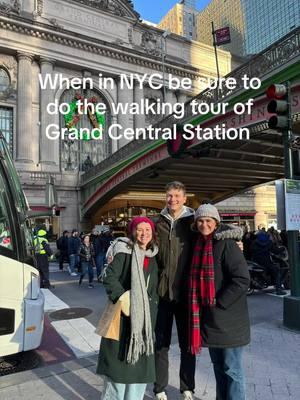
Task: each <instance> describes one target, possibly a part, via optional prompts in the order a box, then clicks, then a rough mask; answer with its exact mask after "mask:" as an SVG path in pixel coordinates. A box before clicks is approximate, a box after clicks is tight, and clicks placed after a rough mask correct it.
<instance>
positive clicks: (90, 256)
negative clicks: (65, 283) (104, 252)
mask: <svg viewBox="0 0 300 400" xmlns="http://www.w3.org/2000/svg"><path fill="white" fill-rule="evenodd" d="M94 255H95V253H94V247H93V244H92V243H91V242H90V236H89V235H85V236H83V241H82V244H81V246H80V250H79V256H80V259H81V272H80V278H79V285H81V284H82V281H83V278H84V277H85V274H86V273H88V277H89V286H88V287H89V289H93V287H94V285H93V279H94V271H93V263H94Z"/></svg>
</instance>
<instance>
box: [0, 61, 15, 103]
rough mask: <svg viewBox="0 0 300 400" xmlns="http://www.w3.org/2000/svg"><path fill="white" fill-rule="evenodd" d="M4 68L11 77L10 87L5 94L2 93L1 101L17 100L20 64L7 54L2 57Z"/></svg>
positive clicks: (0, 64)
mask: <svg viewBox="0 0 300 400" xmlns="http://www.w3.org/2000/svg"><path fill="white" fill-rule="evenodd" d="M1 67H4V68H5V69H6V70H7V72H8V74H9V76H10V85H9V86H8V87H7V89H5V90H4V91H3V92H0V99H1V100H7V99H10V100H12V99H16V96H17V71H18V64H17V61H16V59H15V58H14V57H12V56H8V55H5V54H1V55H0V68H1Z"/></svg>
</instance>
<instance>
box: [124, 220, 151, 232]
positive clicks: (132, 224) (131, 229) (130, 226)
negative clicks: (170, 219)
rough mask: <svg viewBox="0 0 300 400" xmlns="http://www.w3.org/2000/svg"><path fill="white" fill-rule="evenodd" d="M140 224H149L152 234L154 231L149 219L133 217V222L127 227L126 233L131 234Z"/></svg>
mask: <svg viewBox="0 0 300 400" xmlns="http://www.w3.org/2000/svg"><path fill="white" fill-rule="evenodd" d="M142 222H146V223H147V224H149V225H150V226H151V229H152V232H153V233H154V231H155V226H154V223H153V221H151V219H149V218H147V217H135V218H133V220H132V221H131V222H130V224H129V227H128V231H129V233H131V234H132V232H133V231H134V230H135V229H136V227H137V226H138V225H139V224H141V223H142Z"/></svg>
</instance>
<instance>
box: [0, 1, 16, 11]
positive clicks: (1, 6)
mask: <svg viewBox="0 0 300 400" xmlns="http://www.w3.org/2000/svg"><path fill="white" fill-rule="evenodd" d="M0 11H2V12H5V13H15V14H20V12H21V2H20V0H10V2H9V3H4V2H3V1H2V2H1V3H0Z"/></svg>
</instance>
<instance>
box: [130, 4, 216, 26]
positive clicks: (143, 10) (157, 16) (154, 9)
mask: <svg viewBox="0 0 300 400" xmlns="http://www.w3.org/2000/svg"><path fill="white" fill-rule="evenodd" d="M210 1H211V0H197V1H196V7H197V10H199V11H200V10H201V9H203V8H204V7H205V6H206V5H207V4H208V3H210ZM179 2H180V1H179V0H133V4H134V8H135V10H136V11H137V12H138V13H139V14H140V15H141V18H142V19H146V20H147V21H150V22H155V23H158V22H159V21H160V20H161V18H162V17H163V16H164V15H166V14H167V12H168V11H169V10H170V8H172V7H173V6H174V4H176V3H179Z"/></svg>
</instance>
